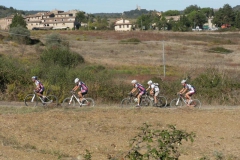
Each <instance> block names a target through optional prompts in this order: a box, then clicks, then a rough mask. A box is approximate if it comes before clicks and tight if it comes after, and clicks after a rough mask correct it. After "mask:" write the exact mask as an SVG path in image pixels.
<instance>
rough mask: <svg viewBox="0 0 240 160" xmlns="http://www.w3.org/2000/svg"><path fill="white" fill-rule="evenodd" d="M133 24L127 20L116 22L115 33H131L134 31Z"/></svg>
mask: <svg viewBox="0 0 240 160" xmlns="http://www.w3.org/2000/svg"><path fill="white" fill-rule="evenodd" d="M132 27H133V25H132V23H131V22H130V21H129V20H126V19H123V18H121V19H119V20H116V22H115V27H114V28H115V31H131V30H132Z"/></svg>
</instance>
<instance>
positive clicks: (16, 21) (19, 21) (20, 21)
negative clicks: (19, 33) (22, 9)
mask: <svg viewBox="0 0 240 160" xmlns="http://www.w3.org/2000/svg"><path fill="white" fill-rule="evenodd" d="M18 26H21V27H23V28H26V29H27V23H26V21H25V20H24V18H23V17H22V15H21V14H15V15H14V17H13V19H12V23H11V24H10V28H14V27H18Z"/></svg>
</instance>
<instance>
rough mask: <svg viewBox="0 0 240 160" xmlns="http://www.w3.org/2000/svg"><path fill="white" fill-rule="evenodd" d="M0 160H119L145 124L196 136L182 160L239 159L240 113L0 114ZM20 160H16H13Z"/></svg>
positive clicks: (107, 109) (85, 110)
mask: <svg viewBox="0 0 240 160" xmlns="http://www.w3.org/2000/svg"><path fill="white" fill-rule="evenodd" d="M0 121H1V124H2V126H1V134H0V142H1V143H2V145H1V146H0V159H2V160H9V159H25V160H28V159H29V160H32V159H36V160H37V159H39V160H40V159H46V160H47V159H49V160H53V159H58V158H59V159H64V158H63V157H64V156H68V157H77V156H78V155H80V154H85V150H86V149H87V150H89V151H90V152H91V153H92V159H93V160H106V159H107V157H108V156H110V155H111V156H112V157H116V158H117V159H121V158H122V157H123V156H124V155H125V154H126V152H127V151H128V150H129V140H130V139H131V138H133V137H134V136H135V135H137V133H138V132H139V130H138V129H137V128H138V127H141V126H142V124H143V123H145V122H147V123H148V124H151V125H153V126H154V128H155V129H157V128H158V129H166V125H167V124H174V125H176V126H177V129H180V130H186V131H187V132H192V131H193V132H195V133H196V135H197V136H196V138H195V141H194V142H193V143H191V142H184V143H183V145H182V146H181V147H180V148H179V149H180V151H181V154H182V155H181V157H180V160H194V159H200V158H201V157H204V156H205V157H208V158H211V159H216V155H214V154H216V153H218V154H221V155H222V156H223V157H224V159H232V160H235V159H239V158H240V152H239V151H240V147H239V145H238V144H239V143H240V137H239V126H238V125H239V124H238V123H237V122H238V121H240V110H239V109H234V110H226V109H215V110H209V109H206V110H190V109H158V108H142V109H134V108H130V109H124V108H117V107H113V106H111V107H98V108H94V109H93V108H82V109H77V110H68V111H64V110H58V109H56V110H48V111H43V112H38V113H28V114H3V115H1V116H0ZM16 157H18V158H16ZM60 157H61V158H60Z"/></svg>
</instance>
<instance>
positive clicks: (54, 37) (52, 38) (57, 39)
mask: <svg viewBox="0 0 240 160" xmlns="http://www.w3.org/2000/svg"><path fill="white" fill-rule="evenodd" d="M45 39H46V42H45V45H46V46H66V47H69V43H68V41H67V40H65V39H64V38H63V37H62V36H60V35H59V34H57V33H52V34H49V35H47V36H46V37H45Z"/></svg>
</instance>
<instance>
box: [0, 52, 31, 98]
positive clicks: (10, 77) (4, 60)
mask: <svg viewBox="0 0 240 160" xmlns="http://www.w3.org/2000/svg"><path fill="white" fill-rule="evenodd" d="M0 68H1V71H0V91H1V92H6V89H7V86H8V85H9V84H12V86H13V87H12V90H9V93H10V94H13V95H15V94H16V93H18V92H19V91H20V90H21V89H22V88H21V87H23V85H26V84H28V82H27V81H26V79H27V77H25V68H24V67H23V65H22V64H21V63H20V62H19V61H18V60H17V59H14V58H12V57H4V56H0ZM9 98H13V97H9ZM15 98H16V97H15Z"/></svg>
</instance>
